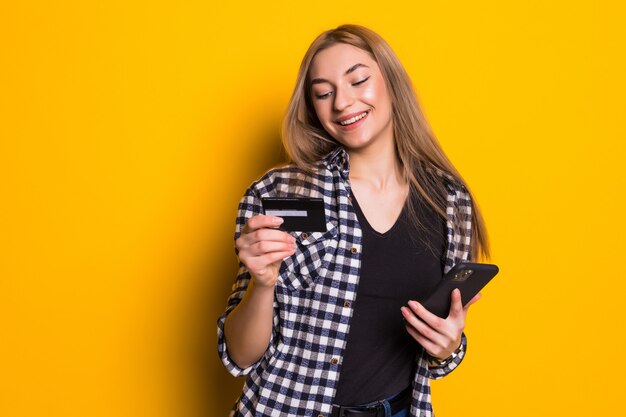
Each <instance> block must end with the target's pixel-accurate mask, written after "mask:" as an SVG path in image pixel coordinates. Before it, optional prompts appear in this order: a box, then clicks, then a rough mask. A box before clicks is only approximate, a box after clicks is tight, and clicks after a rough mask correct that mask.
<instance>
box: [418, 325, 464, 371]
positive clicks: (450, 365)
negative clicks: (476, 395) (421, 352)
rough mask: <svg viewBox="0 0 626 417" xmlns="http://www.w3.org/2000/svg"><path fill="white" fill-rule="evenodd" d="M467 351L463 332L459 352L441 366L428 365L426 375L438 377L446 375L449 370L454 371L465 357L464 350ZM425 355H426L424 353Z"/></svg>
mask: <svg viewBox="0 0 626 417" xmlns="http://www.w3.org/2000/svg"><path fill="white" fill-rule="evenodd" d="M466 351H467V338H466V337H465V333H463V334H462V335H461V349H460V351H459V353H458V354H457V355H456V357H455V358H454V359H452V360H451V361H450V362H448V363H447V364H445V365H442V366H431V365H428V373H427V376H428V378H430V379H440V378H443V377H444V376H446V375H448V374H449V373H450V372H452V371H454V370H455V369H456V367H457V366H459V365H460V364H461V362H462V361H463V358H464V357H465V352H466ZM426 355H428V354H427V353H426Z"/></svg>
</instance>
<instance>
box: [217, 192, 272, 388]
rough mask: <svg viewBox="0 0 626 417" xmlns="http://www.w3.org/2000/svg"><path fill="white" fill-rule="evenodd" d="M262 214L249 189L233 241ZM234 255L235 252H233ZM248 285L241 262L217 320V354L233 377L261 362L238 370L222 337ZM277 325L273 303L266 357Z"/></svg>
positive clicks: (247, 371) (261, 208) (243, 202)
mask: <svg viewBox="0 0 626 417" xmlns="http://www.w3.org/2000/svg"><path fill="white" fill-rule="evenodd" d="M258 214H263V207H262V205H261V199H260V198H259V197H258V195H257V193H256V192H255V190H254V188H253V187H250V188H249V189H248V190H247V191H246V193H245V195H244V196H243V198H242V199H241V201H240V203H239V210H238V212H237V221H236V227H235V239H237V238H238V237H239V235H240V234H241V230H242V229H243V227H244V226H245V224H246V222H247V221H248V219H249V218H250V217H252V216H255V215H258ZM235 253H237V251H236V250H235ZM249 284H250V273H249V272H248V270H247V268H246V267H245V265H243V264H242V263H241V262H240V263H239V271H238V273H237V278H236V279H235V283H234V284H233V286H232V292H231V294H230V296H229V297H228V302H227V306H226V310H225V311H224V313H223V314H222V315H221V316H220V317H219V318H218V320H217V353H218V355H219V357H220V359H221V361H222V363H223V364H224V366H225V367H226V370H227V371H228V372H229V373H230V374H232V375H233V376H242V375H247V374H249V373H250V372H251V371H252V370H253V369H254V368H255V367H256V366H257V364H258V363H259V362H260V361H261V359H259V361H257V362H256V363H254V364H252V365H250V366H249V367H247V368H240V367H239V366H238V365H237V364H236V363H235V361H233V360H232V358H231V357H230V355H229V354H228V348H227V345H226V339H225V337H224V322H225V321H226V317H228V315H229V314H230V312H231V311H233V310H234V309H235V307H237V305H239V303H240V302H241V300H242V298H243V296H244V294H245V292H246V290H247V289H248V285H249ZM277 323H278V314H277V304H276V302H274V328H273V331H272V335H271V337H270V343H269V346H268V350H267V351H266V353H265V354H266V355H267V354H268V353H269V354H271V353H273V351H274V350H275V342H274V341H275V340H276V339H277V338H276V335H275V333H276V329H277Z"/></svg>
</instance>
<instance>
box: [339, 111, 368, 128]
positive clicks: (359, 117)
mask: <svg viewBox="0 0 626 417" xmlns="http://www.w3.org/2000/svg"><path fill="white" fill-rule="evenodd" d="M366 114H367V112H363V113H361V114H359V115H358V116H354V117H352V118H350V119H348V120H344V121H343V122H339V124H340V125H341V126H348V125H351V124H352V123H355V122H358V121H359V120H361V119H362V118H364V117H365V115H366Z"/></svg>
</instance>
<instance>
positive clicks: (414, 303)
mask: <svg viewBox="0 0 626 417" xmlns="http://www.w3.org/2000/svg"><path fill="white" fill-rule="evenodd" d="M409 305H410V306H411V308H417V306H418V305H419V304H417V301H413V300H410V301H409Z"/></svg>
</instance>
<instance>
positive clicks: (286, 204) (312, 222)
mask: <svg viewBox="0 0 626 417" xmlns="http://www.w3.org/2000/svg"><path fill="white" fill-rule="evenodd" d="M261 202H262V204H263V210H264V211H265V215H267V216H276V217H281V218H282V219H283V220H284V221H283V223H282V224H281V225H280V226H279V229H281V230H285V231H288V232H325V231H326V216H325V215H324V200H322V199H321V198H305V197H302V198H287V197H284V198H283V197H266V198H262V199H261Z"/></svg>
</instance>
